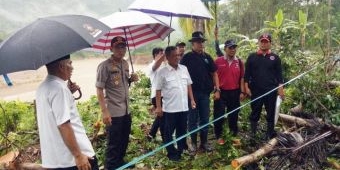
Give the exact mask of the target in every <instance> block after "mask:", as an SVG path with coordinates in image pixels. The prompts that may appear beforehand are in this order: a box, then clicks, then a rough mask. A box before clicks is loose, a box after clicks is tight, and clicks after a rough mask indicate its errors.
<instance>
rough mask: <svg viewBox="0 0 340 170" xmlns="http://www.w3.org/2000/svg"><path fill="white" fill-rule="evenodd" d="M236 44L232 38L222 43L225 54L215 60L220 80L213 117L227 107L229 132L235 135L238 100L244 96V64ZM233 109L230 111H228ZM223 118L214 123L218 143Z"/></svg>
mask: <svg viewBox="0 0 340 170" xmlns="http://www.w3.org/2000/svg"><path fill="white" fill-rule="evenodd" d="M236 48H237V44H236V43H235V41H234V40H227V41H226V42H225V44H224V51H225V55H224V56H222V57H218V58H217V59H216V60H215V64H216V66H217V74H218V79H219V82H220V90H221V93H220V94H221V95H220V99H219V100H215V101H214V119H216V118H219V117H221V116H223V115H224V114H226V112H225V109H226V107H227V113H228V124H229V129H230V131H231V133H232V134H233V135H234V136H236V135H237V133H238V127H237V120H238V113H239V110H235V109H236V108H238V107H240V100H243V99H244V98H245V92H244V82H243V75H244V65H243V63H242V61H241V60H240V59H238V58H237V56H236V55H235V54H236ZM231 111H233V112H232V113H230V112H231ZM223 123H224V119H220V120H218V121H216V122H215V123H214V130H215V136H216V139H217V143H218V144H221V145H222V144H224V140H223V139H222V138H221V135H222V127H223Z"/></svg>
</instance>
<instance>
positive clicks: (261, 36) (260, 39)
mask: <svg viewBox="0 0 340 170" xmlns="http://www.w3.org/2000/svg"><path fill="white" fill-rule="evenodd" d="M262 40H267V41H269V42H272V36H271V35H270V34H262V35H260V37H259V41H260V42H261V41H262Z"/></svg>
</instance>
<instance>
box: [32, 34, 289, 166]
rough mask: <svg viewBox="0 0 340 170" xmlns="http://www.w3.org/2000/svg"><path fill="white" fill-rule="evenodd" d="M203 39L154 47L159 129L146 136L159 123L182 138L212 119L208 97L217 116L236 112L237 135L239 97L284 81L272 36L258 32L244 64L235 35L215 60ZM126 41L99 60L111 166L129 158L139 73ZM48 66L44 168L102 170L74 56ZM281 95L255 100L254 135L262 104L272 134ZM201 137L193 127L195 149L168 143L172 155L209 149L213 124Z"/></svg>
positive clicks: (168, 135) (40, 111)
mask: <svg viewBox="0 0 340 170" xmlns="http://www.w3.org/2000/svg"><path fill="white" fill-rule="evenodd" d="M205 41H206V39H205V38H204V35H203V33H202V32H194V33H192V38H191V39H190V40H189V42H191V45H192V50H190V51H189V52H187V53H186V54H184V51H185V43H183V42H179V43H177V44H176V46H169V47H166V48H165V50H163V49H161V48H159V49H154V50H153V57H154V61H153V63H152V64H151V66H150V67H151V68H150V74H149V76H150V79H151V83H152V92H151V98H152V103H153V105H154V106H155V113H156V114H157V118H156V120H155V122H154V125H155V128H156V130H151V131H150V134H149V137H151V138H154V137H155V135H156V132H157V126H160V127H161V135H162V140H163V142H164V143H169V142H171V141H172V140H173V137H172V135H173V133H174V132H175V131H176V137H177V138H178V137H181V136H183V135H185V134H186V133H187V131H195V130H196V129H197V128H199V127H201V126H203V125H207V124H208V123H209V113H210V96H211V95H213V99H214V118H215V119H216V118H218V117H220V116H223V115H224V114H225V113H226V112H225V108H226V107H227V111H228V112H232V113H230V114H229V115H228V119H229V127H230V130H231V132H232V134H233V135H237V133H238V127H237V119H238V112H239V110H237V108H238V107H239V106H240V100H243V99H244V98H245V97H246V96H250V97H251V99H256V98H258V97H259V96H261V95H263V94H264V93H266V92H267V91H269V90H271V89H273V88H276V87H278V86H279V85H281V84H282V83H283V79H282V69H281V61H280V58H279V57H278V56H277V55H276V54H274V53H272V52H271V51H270V44H271V37H270V35H262V36H261V37H260V38H259V50H258V51H257V52H256V53H252V54H250V55H249V57H248V59H247V62H246V64H245V65H244V64H243V62H242V61H241V60H240V59H239V58H237V57H236V56H235V54H236V48H237V44H236V43H235V42H234V41H233V40H227V41H226V42H225V48H224V51H225V55H223V56H220V57H218V58H217V59H216V60H215V61H214V60H213V58H212V57H211V56H210V55H209V54H207V53H206V52H204V42H205ZM126 46H127V43H126V40H125V39H124V38H123V37H115V38H113V39H112V41H111V51H112V53H113V54H112V55H111V57H110V58H108V59H107V60H105V61H103V62H102V63H100V65H99V66H98V69H97V78H96V89H97V97H98V101H99V105H100V109H101V111H102V119H103V123H104V124H105V125H106V133H107V149H106V153H105V162H104V166H105V169H108V170H111V169H116V168H118V167H121V166H122V165H124V164H126V162H125V161H124V156H125V154H126V150H127V147H128V143H129V134H130V132H131V114H130V111H129V109H128V105H129V92H128V91H129V86H130V84H131V83H132V82H135V81H138V76H137V75H136V74H135V73H132V74H130V73H129V66H128V63H127V62H126V61H125V60H124V59H123V57H124V56H125V53H126V49H127V48H126ZM183 54H184V55H183ZM165 60H166V61H167V62H166V64H165ZM46 67H47V70H48V76H47V78H46V79H45V81H44V82H43V83H42V84H41V86H40V87H39V89H38V91H37V119H38V127H39V134H40V143H41V151H42V152H41V154H42V165H43V167H44V168H49V169H81V170H87V169H98V163H97V159H96V157H95V152H94V150H93V148H92V146H91V143H90V141H89V139H88V137H87V136H86V133H85V129H84V126H83V125H82V123H81V120H80V116H79V113H78V111H77V108H76V105H75V101H74V98H73V96H72V93H73V92H74V91H76V90H77V89H79V86H77V85H76V84H73V83H70V84H69V85H67V83H66V81H67V80H69V79H70V77H71V74H72V71H73V67H72V61H71V60H70V56H69V55H67V56H65V57H63V58H60V59H58V60H55V61H53V62H51V63H49V64H47V65H46ZM244 69H245V71H244ZM277 93H278V94H279V95H280V96H281V97H284V94H283V88H282V86H281V87H280V88H279V90H278V92H277V91H274V92H272V93H270V94H269V95H266V96H264V97H262V98H260V99H258V100H256V101H254V102H252V103H251V108H252V113H251V115H250V122H251V131H252V133H253V134H255V133H256V128H257V122H258V121H259V118H260V113H261V110H262V105H263V104H264V105H265V109H266V111H267V123H268V126H267V127H268V130H267V136H268V137H273V136H275V131H274V108H275V100H276V96H277ZM235 109H236V110H235ZM157 124H158V125H157ZM214 125H215V126H214V127H215V129H214V130H215V135H216V139H217V141H218V143H220V144H223V143H224V141H223V139H222V135H221V134H222V125H223V120H221V121H216V122H215V123H214ZM199 137H200V141H198V135H197V133H196V131H195V132H193V133H191V136H190V138H191V146H190V147H188V145H187V143H186V139H185V138H183V139H181V140H179V141H178V142H177V148H176V147H175V146H174V145H169V146H168V147H167V152H168V155H167V156H168V158H169V159H170V160H174V161H178V160H180V159H181V154H182V152H183V151H184V150H190V152H192V153H196V151H197V149H201V150H203V151H211V150H212V148H211V146H210V145H209V144H208V126H205V127H203V128H201V129H200V130H199ZM51 141H53V142H51ZM198 144H199V145H198Z"/></svg>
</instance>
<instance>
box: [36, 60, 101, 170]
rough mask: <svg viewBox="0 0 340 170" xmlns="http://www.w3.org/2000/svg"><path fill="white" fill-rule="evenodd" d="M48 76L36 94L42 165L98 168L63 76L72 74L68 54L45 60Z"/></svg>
mask: <svg viewBox="0 0 340 170" xmlns="http://www.w3.org/2000/svg"><path fill="white" fill-rule="evenodd" d="M46 68H47V72H48V76H47V77H46V79H45V81H44V82H43V83H42V84H41V85H40V86H39V88H38V90H37V94H36V104H37V119H38V128H39V137H40V145H41V158H42V166H43V167H44V168H51V169H55V168H62V169H80V170H90V169H92V170H95V169H99V168H98V164H97V159H96V157H95V152H94V150H93V148H92V145H91V142H90V140H89V139H88V137H87V136H86V133H85V128H84V126H83V124H82V123H81V119H80V117H79V113H78V110H77V107H76V103H75V102H74V101H75V100H74V98H73V96H72V93H71V91H73V90H74V89H75V88H76V89H77V88H78V89H79V87H78V86H74V84H73V86H71V91H70V89H69V88H68V87H67V84H66V82H65V81H66V80H69V79H70V77H71V74H72V70H73V67H72V61H71V60H70V55H67V56H64V57H62V58H60V59H57V60H55V61H53V62H50V63H48V64H46Z"/></svg>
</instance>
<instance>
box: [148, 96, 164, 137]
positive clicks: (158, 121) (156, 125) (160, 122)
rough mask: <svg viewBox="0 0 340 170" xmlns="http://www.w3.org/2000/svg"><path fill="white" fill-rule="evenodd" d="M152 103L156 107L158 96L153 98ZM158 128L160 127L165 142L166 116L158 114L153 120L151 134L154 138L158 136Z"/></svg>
mask: <svg viewBox="0 0 340 170" xmlns="http://www.w3.org/2000/svg"><path fill="white" fill-rule="evenodd" d="M151 103H152V105H153V106H154V107H155V108H156V97H154V98H152V99H151ZM158 128H159V131H160V132H161V137H162V141H163V142H164V141H165V139H164V116H162V117H159V116H156V118H155V120H154V121H153V123H152V126H151V129H150V132H149V134H150V135H151V136H152V137H153V138H154V137H156V133H157V131H158Z"/></svg>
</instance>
